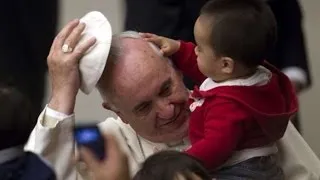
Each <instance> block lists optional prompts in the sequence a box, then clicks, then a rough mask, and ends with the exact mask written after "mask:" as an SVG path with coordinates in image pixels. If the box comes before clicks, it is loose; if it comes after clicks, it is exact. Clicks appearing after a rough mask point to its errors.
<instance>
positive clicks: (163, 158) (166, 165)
mask: <svg viewBox="0 0 320 180" xmlns="http://www.w3.org/2000/svg"><path fill="white" fill-rule="evenodd" d="M192 173H193V174H195V175H197V176H199V177H200V178H202V179H203V180H211V179H212V178H210V176H209V173H208V172H207V170H206V169H205V168H204V167H203V166H202V165H201V163H200V162H199V161H197V160H196V159H195V158H193V157H191V156H189V155H187V154H185V153H181V152H178V151H162V152H159V153H156V154H154V155H152V156H150V157H149V158H148V159H147V160H146V161H145V162H144V163H143V165H142V167H141V169H140V170H139V171H138V172H137V174H136V175H135V176H134V178H133V180H150V179H152V180H174V178H175V177H176V176H177V175H178V174H181V175H182V176H184V177H185V178H186V179H187V180H189V179H192Z"/></svg>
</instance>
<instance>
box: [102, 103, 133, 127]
mask: <svg viewBox="0 0 320 180" xmlns="http://www.w3.org/2000/svg"><path fill="white" fill-rule="evenodd" d="M102 107H103V108H104V109H106V110H109V111H112V112H114V113H116V114H117V116H119V117H120V119H121V120H122V122H124V123H126V124H128V123H129V122H128V121H126V120H125V118H124V116H123V114H122V113H121V112H120V111H119V110H118V109H116V108H114V106H112V105H110V104H109V103H107V102H103V103H102Z"/></svg>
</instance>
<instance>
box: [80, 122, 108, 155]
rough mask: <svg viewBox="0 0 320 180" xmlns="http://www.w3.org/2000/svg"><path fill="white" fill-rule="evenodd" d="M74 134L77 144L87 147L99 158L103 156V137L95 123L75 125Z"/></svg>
mask: <svg viewBox="0 0 320 180" xmlns="http://www.w3.org/2000/svg"><path fill="white" fill-rule="evenodd" d="M74 136H75V140H76V142H77V144H78V146H85V147H87V148H89V149H90V150H91V151H92V152H93V153H94V154H95V155H96V156H97V158H98V159H100V160H102V159H104V158H105V150H104V139H103V137H102V136H101V133H100V130H99V128H98V127H97V126H96V125H94V126H91V125H89V126H84V125H81V126H76V127H75V130H74Z"/></svg>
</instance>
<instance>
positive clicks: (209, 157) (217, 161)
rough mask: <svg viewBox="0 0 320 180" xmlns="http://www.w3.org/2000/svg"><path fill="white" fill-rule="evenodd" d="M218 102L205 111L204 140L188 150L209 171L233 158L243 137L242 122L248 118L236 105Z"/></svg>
mask: <svg viewBox="0 0 320 180" xmlns="http://www.w3.org/2000/svg"><path fill="white" fill-rule="evenodd" d="M217 101H220V102H216V103H215V104H213V105H211V106H210V107H208V108H206V109H205V110H204V113H205V121H204V127H205V129H204V131H205V132H204V138H203V139H201V140H200V141H197V142H194V144H192V147H191V148H190V149H188V150H187V153H188V154H190V155H192V156H194V157H195V158H197V159H199V160H200V161H201V162H203V163H204V165H205V167H206V168H208V169H215V168H217V167H219V166H221V165H223V163H225V162H226V161H227V160H228V159H229V158H230V157H231V156H232V153H233V152H234V151H235V150H236V148H237V145H238V142H239V141H240V139H241V138H242V135H243V127H242V122H243V121H242V120H243V119H244V118H246V117H247V115H246V114H244V113H243V112H242V111H241V110H239V108H238V107H237V105H235V104H234V103H232V102H226V101H221V100H218V99H217ZM191 124H192V122H191ZM189 128H192V126H190V127H189ZM190 131H191V132H192V130H190ZM190 139H192V134H190Z"/></svg>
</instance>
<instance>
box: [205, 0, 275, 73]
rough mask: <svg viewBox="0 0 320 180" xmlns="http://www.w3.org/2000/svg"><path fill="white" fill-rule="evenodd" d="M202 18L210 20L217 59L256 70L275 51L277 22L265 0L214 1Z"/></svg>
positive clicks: (206, 5) (212, 42) (206, 8)
mask: <svg viewBox="0 0 320 180" xmlns="http://www.w3.org/2000/svg"><path fill="white" fill-rule="evenodd" d="M200 15H202V16H205V17H207V18H209V20H210V21H211V27H212V28H211V30H210V31H211V32H210V36H211V37H210V43H211V46H212V48H213V50H214V53H216V55H218V56H228V57H230V58H232V59H233V60H235V61H238V62H241V63H242V64H244V65H247V66H250V67H254V66H257V65H259V64H260V63H261V62H262V61H263V60H265V58H266V57H267V55H268V54H269V53H270V51H272V50H273V48H274V45H275V42H276V36H277V25H276V20H275V17H274V15H273V13H272V11H271V9H270V8H269V6H268V5H267V3H266V2H264V1H262V0H211V1H209V2H207V3H206V4H205V5H204V6H203V7H202V9H201V14H200Z"/></svg>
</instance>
